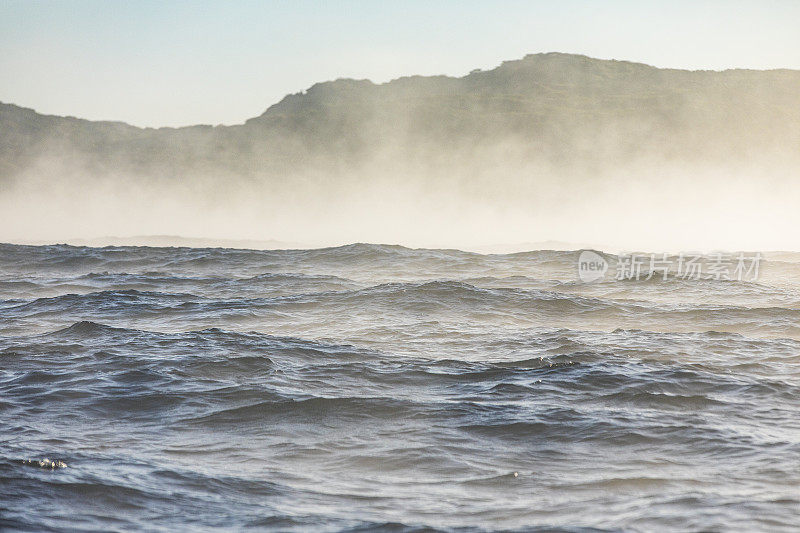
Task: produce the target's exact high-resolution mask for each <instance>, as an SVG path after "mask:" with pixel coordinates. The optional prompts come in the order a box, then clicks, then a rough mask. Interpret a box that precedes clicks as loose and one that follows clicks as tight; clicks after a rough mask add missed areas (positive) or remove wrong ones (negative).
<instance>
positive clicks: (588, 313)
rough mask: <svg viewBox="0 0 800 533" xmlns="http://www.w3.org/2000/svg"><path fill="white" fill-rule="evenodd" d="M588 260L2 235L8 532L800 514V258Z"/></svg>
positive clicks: (636, 526)
mask: <svg viewBox="0 0 800 533" xmlns="http://www.w3.org/2000/svg"><path fill="white" fill-rule="evenodd" d="M577 256H578V252H556V251H533V252H527V253H522V254H512V255H479V254H472V253H467V252H461V251H456V250H411V249H407V248H403V247H398V246H379V245H351V246H344V247H339V248H328V249H321V250H285V251H248V250H232V249H192V248H145V247H109V248H80V247H71V246H64V245H59V246H38V247H33V246H13V245H0V529H3V528H5V529H20V530H32V531H48V530H57V531H74V530H92V531H110V530H147V531H174V530H186V529H190V530H199V531H203V530H217V529H224V530H229V529H254V530H260V529H265V530H279V531H309V530H314V531H371V530H385V531H418V530H444V531H473V530H529V529H532V528H541V529H543V530H550V529H553V530H565V531H580V530H583V529H584V528H585V529H587V530H595V529H596V530H620V529H622V530H631V531H637V530H638V531H654V530H680V531H686V530H746V531H754V530H762V531H779V530H785V531H791V530H796V529H797V528H798V527H800V488H798V487H800V416H798V415H800V283H798V279H800V256H797V255H794V254H773V255H772V256H770V257H768V261H766V262H764V264H763V265H762V274H761V276H760V278H759V279H758V280H757V281H748V282H744V281H743V282H739V281H724V280H683V279H677V278H669V279H667V280H663V279H658V278H657V277H656V278H653V279H650V280H641V281H636V280H622V281H617V280H613V279H609V280H606V281H600V282H595V283H582V282H579V281H577V276H576V266H575V265H576V260H577ZM45 459H47V460H48V461H45Z"/></svg>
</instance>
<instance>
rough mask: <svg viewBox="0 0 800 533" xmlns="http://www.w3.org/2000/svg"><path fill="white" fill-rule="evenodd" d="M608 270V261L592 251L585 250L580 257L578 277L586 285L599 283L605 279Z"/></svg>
mask: <svg viewBox="0 0 800 533" xmlns="http://www.w3.org/2000/svg"><path fill="white" fill-rule="evenodd" d="M607 270H608V261H606V260H605V258H604V257H603V256H602V255H600V254H598V253H597V252H593V251H591V250H584V251H582V252H581V255H580V257H578V277H579V278H580V280H581V281H584V282H586V283H589V282H592V281H597V280H598V279H601V278H603V277H605V275H606V271H607Z"/></svg>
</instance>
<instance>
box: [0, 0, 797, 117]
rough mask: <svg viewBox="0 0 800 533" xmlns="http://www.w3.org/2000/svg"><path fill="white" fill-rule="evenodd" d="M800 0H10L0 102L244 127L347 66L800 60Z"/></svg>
mask: <svg viewBox="0 0 800 533" xmlns="http://www.w3.org/2000/svg"><path fill="white" fill-rule="evenodd" d="M799 24H800V1H794V0H761V1H736V0H727V1H703V0H695V1H679V0H673V1H663V2H654V1H643V0H638V1H633V0H631V1H626V0H616V1H614V0H608V1H597V0H595V1H576V0H572V1H564V0H559V1H551V2H542V1H540V2H536V1H529V2H521V1H520V2H514V1H507V2H500V1H494V2H492V1H485V2H474V1H465V0H459V1H440V2H435V1H433V0H428V1H402V2H400V1H398V2H393V3H391V4H390V3H388V2H377V1H340V2H302V1H291V2H289V1H286V2H267V1H237V2H229V1H194V2H188V1H181V2H169V1H164V0H157V1H142V0H137V1H131V2H123V1H105V0H103V1H49V2H42V1H32V0H0V101H2V102H6V103H14V104H17V105H21V106H24V107H32V108H34V109H36V110H37V111H39V112H41V113H47V114H58V115H73V116H78V117H81V118H88V119H93V120H122V121H125V122H129V123H131V124H135V125H138V126H180V125H189V124H198V123H203V124H219V123H222V124H236V123H241V122H243V121H244V120H246V119H247V118H250V117H253V116H257V115H259V114H261V113H262V112H263V111H264V110H265V109H266V108H267V107H269V106H270V105H272V104H273V103H275V102H277V101H279V100H280V99H281V98H282V97H283V96H284V95H286V94H288V93H295V92H300V91H303V90H305V89H306V88H308V87H309V86H310V85H312V84H314V83H315V82H318V81H325V80H330V79H336V78H341V77H351V78H359V79H361V78H368V79H371V80H373V81H375V82H385V81H389V80H391V79H394V78H397V77H400V76H405V75H413V74H423V75H432V74H447V75H452V76H462V75H464V74H466V73H468V72H469V71H470V70H472V69H475V68H483V69H489V68H493V67H495V66H497V65H498V64H499V63H500V62H502V61H504V60H509V59H519V58H521V57H523V56H524V55H525V54H528V53H538V52H570V53H580V54H586V55H589V56H592V57H599V58H605V59H624V60H631V61H640V62H644V63H648V64H651V65H656V66H659V67H673V68H688V69H714V70H721V69H726V68H735V67H741V68H755V69H769V68H793V69H800V30H799V29H798V28H799V27H800V26H799Z"/></svg>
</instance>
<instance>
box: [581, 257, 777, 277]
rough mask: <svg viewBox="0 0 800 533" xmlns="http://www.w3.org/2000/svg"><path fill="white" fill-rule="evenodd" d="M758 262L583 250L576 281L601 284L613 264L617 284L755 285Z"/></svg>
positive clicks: (751, 258) (758, 259) (749, 258)
mask: <svg viewBox="0 0 800 533" xmlns="http://www.w3.org/2000/svg"><path fill="white" fill-rule="evenodd" d="M607 257H610V258H611V259H608V258H607ZM761 259H762V257H761V253H760V252H755V253H752V254H745V253H744V252H739V253H738V254H729V253H720V252H717V253H713V254H708V255H703V254H699V253H680V254H678V255H677V256H669V255H668V254H623V255H619V256H603V255H601V254H599V253H597V252H594V251H592V250H584V251H582V252H581V254H580V256H579V257H578V278H579V279H580V280H581V281H583V282H587V283H588V282H592V281H597V280H601V279H603V278H605V276H606V272H607V271H609V270H611V265H612V263H613V265H614V272H615V274H614V277H613V279H615V280H617V281H623V280H635V281H640V280H641V281H647V280H651V279H654V278H655V279H656V280H662V281H666V280H667V279H668V278H670V277H672V278H676V279H684V280H689V279H692V280H715V281H723V280H724V281H756V280H757V279H758V274H759V268H760V264H761Z"/></svg>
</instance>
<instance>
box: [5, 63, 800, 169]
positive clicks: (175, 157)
mask: <svg viewBox="0 0 800 533" xmlns="http://www.w3.org/2000/svg"><path fill="white" fill-rule="evenodd" d="M798 146H800V72H798V71H790V70H773V71H751V70H729V71H724V72H714V71H684V70H672V69H658V68H654V67H651V66H647V65H643V64H637V63H630V62H624V61H605V60H598V59H592V58H588V57H584V56H577V55H568V54H558V53H551V54H537V55H529V56H526V57H525V58H524V59H521V60H518V61H508V62H505V63H503V64H502V65H500V66H499V67H497V68H495V69H493V70H489V71H473V72H472V73H470V74H469V75H467V76H464V77H462V78H451V77H446V76H433V77H422V76H412V77H406V78H400V79H397V80H394V81H391V82H389V83H385V84H374V83H372V82H370V81H367V80H350V79H340V80H336V81H331V82H324V83H318V84H316V85H314V86H312V87H311V88H309V89H308V90H307V91H305V92H303V93H298V94H292V95H289V96H286V97H285V98H284V99H283V100H281V101H280V102H278V103H277V104H275V105H273V106H271V107H270V108H269V109H267V110H266V111H265V112H264V113H263V114H262V115H260V116H258V117H256V118H253V119H250V120H248V121H247V122H246V123H244V124H242V125H235V126H214V127H212V126H203V125H201V126H191V127H185V128H160V129H152V128H137V127H133V126H129V125H127V124H124V123H119V122H92V121H87V120H81V119H77V118H73V117H56V116H46V115H40V114H38V113H36V112H34V111H33V110H30V109H24V108H20V107H17V106H14V105H9V104H0V183H5V184H8V183H10V180H12V179H13V178H15V177H16V178H19V177H24V176H26V175H28V174H32V173H37V172H48V173H55V174H58V173H73V174H74V173H79V174H81V175H85V176H91V177H97V178H100V179H103V178H105V177H107V176H113V175H119V174H124V175H128V176H130V175H133V176H138V177H141V178H142V179H152V180H184V181H185V180H189V181H191V180H192V179H194V178H196V177H197V176H201V175H202V176H213V177H214V179H229V178H243V179H258V180H266V181H269V180H283V179H287V176H292V175H301V174H303V175H310V176H319V175H321V174H322V173H330V172H331V171H341V172H347V171H348V170H349V169H353V168H360V167H361V166H362V165H365V164H373V163H374V164H377V165H384V166H386V165H388V166H401V167H402V168H405V169H407V170H408V171H409V172H413V171H414V170H415V169H416V170H420V169H430V168H436V169H447V168H450V166H452V165H454V164H456V163H458V164H459V165H460V167H459V168H464V164H463V163H464V161H468V160H469V159H470V158H477V157H479V156H480V155H481V154H485V153H486V152H487V151H489V150H491V151H492V152H493V154H494V156H495V158H498V157H499V158H508V159H511V160H514V161H517V162H523V163H525V162H535V163H536V164H541V165H546V166H548V167H550V168H560V169H563V170H570V169H574V170H582V171H587V170H588V171H592V170H596V169H607V168H608V167H610V166H613V165H617V164H619V163H620V162H625V163H629V162H635V161H638V160H647V161H653V160H666V161H672V162H674V161H680V162H700V163H706V162H715V161H726V162H728V163H729V162H730V161H731V160H732V159H734V160H739V159H741V160H747V159H748V158H750V159H752V158H771V159H772V160H776V161H788V160H793V158H795V157H796V155H797V153H796V152H797V147H798ZM494 160H497V159H494ZM314 179H316V178H314Z"/></svg>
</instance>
